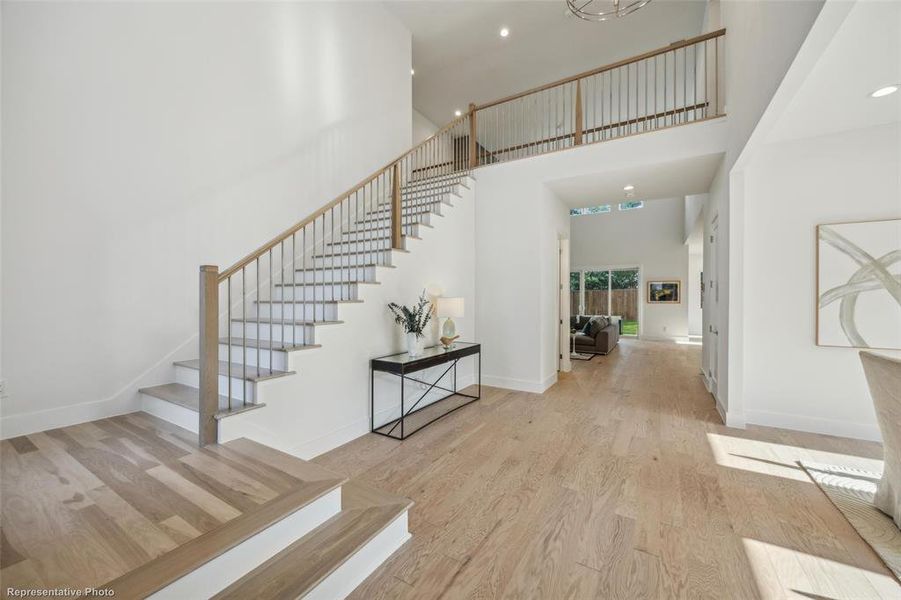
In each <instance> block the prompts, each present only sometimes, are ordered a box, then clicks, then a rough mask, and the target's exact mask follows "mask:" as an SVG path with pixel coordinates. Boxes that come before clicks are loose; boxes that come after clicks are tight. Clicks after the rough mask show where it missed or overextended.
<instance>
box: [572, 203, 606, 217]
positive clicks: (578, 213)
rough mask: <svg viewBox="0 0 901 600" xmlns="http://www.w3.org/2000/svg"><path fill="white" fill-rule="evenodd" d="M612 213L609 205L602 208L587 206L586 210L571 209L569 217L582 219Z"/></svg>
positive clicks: (603, 205)
mask: <svg viewBox="0 0 901 600" xmlns="http://www.w3.org/2000/svg"><path fill="white" fill-rule="evenodd" d="M608 212H610V205H609V204H602V205H601V206H586V207H585V208H571V209H569V216H571V217H580V216H582V215H599V214H601V213H608Z"/></svg>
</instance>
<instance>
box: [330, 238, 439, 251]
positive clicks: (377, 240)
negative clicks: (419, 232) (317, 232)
mask: <svg viewBox="0 0 901 600" xmlns="http://www.w3.org/2000/svg"><path fill="white" fill-rule="evenodd" d="M401 237H402V238H403V239H410V240H421V239H422V238H421V237H416V236H415V235H403V236H401ZM390 239H391V237H390V236H386V235H380V236H376V237H371V238H366V239H365V240H359V243H360V244H366V243H369V242H387V241H389V240H390ZM354 243H357V242H355V241H354V240H345V241H343V242H328V243H327V244H326V245H327V246H340V245H342V244H354ZM395 249H396V248H395Z"/></svg>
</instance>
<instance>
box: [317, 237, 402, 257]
mask: <svg viewBox="0 0 901 600" xmlns="http://www.w3.org/2000/svg"><path fill="white" fill-rule="evenodd" d="M363 250H365V251H367V252H377V251H379V250H391V240H390V239H389V238H373V237H371V236H370V237H368V238H363V239H359V240H352V241H344V242H335V243H333V244H329V245H328V246H326V248H325V253H326V254H341V253H344V252H361V251H363Z"/></svg>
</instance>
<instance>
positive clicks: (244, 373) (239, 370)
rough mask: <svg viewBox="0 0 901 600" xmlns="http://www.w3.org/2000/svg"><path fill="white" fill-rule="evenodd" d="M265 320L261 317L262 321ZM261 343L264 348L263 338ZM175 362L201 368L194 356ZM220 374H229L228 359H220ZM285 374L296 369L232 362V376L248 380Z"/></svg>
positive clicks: (265, 378) (180, 365) (261, 379)
mask: <svg viewBox="0 0 901 600" xmlns="http://www.w3.org/2000/svg"><path fill="white" fill-rule="evenodd" d="M254 322H256V321H254ZM263 322H264V321H263V320H262V319H260V323H263ZM285 323H290V321H285ZM255 341H256V340H254V342H255ZM260 343H261V346H260V347H261V348H262V340H260ZM175 364H176V365H177V366H179V367H186V368H188V369H196V370H200V359H199V358H194V359H191V360H179V361H176V362H175ZM219 374H220V375H226V376H228V375H229V363H228V362H227V361H224V360H220V361H219ZM285 375H294V371H276V370H275V369H270V368H268V367H260V368H259V369H257V367H255V366H250V365H247V366H246V368H245V366H244V365H243V364H241V363H231V376H232V377H237V378H239V379H244V380H246V381H265V380H267V379H274V378H276V377H284V376H285Z"/></svg>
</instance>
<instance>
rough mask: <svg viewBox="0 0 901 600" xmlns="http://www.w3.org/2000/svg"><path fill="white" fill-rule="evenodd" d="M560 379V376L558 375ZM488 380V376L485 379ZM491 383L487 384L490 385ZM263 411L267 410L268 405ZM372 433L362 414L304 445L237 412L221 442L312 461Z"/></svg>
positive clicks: (381, 415) (463, 381)
mask: <svg viewBox="0 0 901 600" xmlns="http://www.w3.org/2000/svg"><path fill="white" fill-rule="evenodd" d="M555 379H556V377H555ZM475 383H477V379H476V377H475V376H474V375H471V374H466V375H461V376H460V378H459V379H458V380H457V389H460V390H462V389H464V388H466V387H468V386H470V385H474V384H475ZM483 383H484V378H483ZM486 385H487V384H486ZM261 410H266V409H265V408H263V409H261ZM392 412H395V413H396V412H397V407H394V408H390V407H389V408H385V409H382V410H380V411H377V412H376V422H377V423H380V422H382V421H387V420H389V419H390V418H391V413H392ZM367 433H369V415H365V416H361V417H360V418H358V419H355V420H353V421H351V422H350V423H347V424H345V425H342V426H340V427H337V428H336V429H333V430H332V431H330V432H328V433H324V434H322V435H320V436H318V437H315V438H313V439H310V440H307V441H305V442H302V443H300V444H296V445H289V444H288V443H287V440H280V439H278V438H277V437H276V436H275V435H274V434H273V433H272V432H270V431H268V430H265V429H263V428H262V427H259V426H258V425H255V424H252V423H247V422H242V419H241V415H240V414H239V415H235V416H232V417H228V418H226V419H222V420H221V421H219V441H220V442H227V441H231V440H233V439H236V438H239V437H248V438H250V439H252V440H254V441H256V442H259V443H261V444H265V445H267V446H270V447H272V448H276V449H277V450H281V451H282V452H287V453H288V454H291V455H293V456H296V457H298V458H302V459H303V460H310V459H312V458H315V457H317V456H319V455H320V454H325V453H326V452H328V451H330V450H334V449H335V448H338V447H339V446H343V445H344V444H347V443H348V442H352V441H354V440H355V439H357V438H358V437H360V436H364V435H366V434H367Z"/></svg>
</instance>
